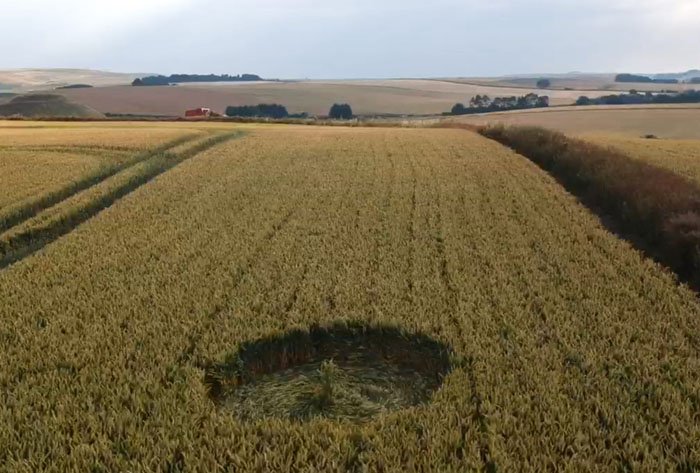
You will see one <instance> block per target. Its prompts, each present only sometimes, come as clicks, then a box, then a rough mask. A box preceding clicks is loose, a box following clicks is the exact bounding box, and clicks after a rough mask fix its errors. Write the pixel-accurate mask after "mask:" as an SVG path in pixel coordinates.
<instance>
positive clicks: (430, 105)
mask: <svg viewBox="0 0 700 473" xmlns="http://www.w3.org/2000/svg"><path fill="white" fill-rule="evenodd" d="M60 92H61V93H62V94H63V95H65V96H67V97H69V98H70V99H72V100H74V101H76V102H78V103H81V104H84V105H88V106H90V107H92V108H94V109H96V110H99V111H100V112H102V113H121V114H127V113H131V114H154V115H174V116H180V115H182V114H183V113H184V111H185V110H186V109H189V108H193V107H200V106H207V107H211V108H213V109H214V110H217V111H219V112H223V111H224V109H225V108H226V106H228V105H255V104H258V103H279V104H281V105H284V106H286V107H287V108H288V109H289V111H290V113H299V112H308V113H311V114H316V115H326V114H327V113H328V110H329V109H330V107H331V105H333V103H335V102H339V103H343V102H347V103H350V104H351V105H352V107H353V111H354V112H355V113H357V114H360V115H373V114H399V115H404V114H407V115H424V114H429V115H432V114H440V113H442V112H447V111H449V110H450V109H451V108H452V106H453V105H454V104H455V103H457V102H463V103H468V102H469V99H471V97H473V96H474V95H476V94H488V95H491V96H496V95H525V94H526V93H528V92H540V93H541V91H537V90H535V89H531V90H529V91H528V90H523V89H503V88H500V87H488V86H474V85H469V84H457V83H453V82H447V81H434V80H398V79H397V80H362V81H360V80H358V81H300V82H261V83H238V84H237V83H223V84H182V85H178V86H173V87H128V86H124V87H100V88H94V89H74V90H62V91H60ZM547 94H548V95H550V96H551V98H552V104H553V105H568V104H571V103H573V102H575V101H576V99H577V98H578V97H579V95H581V94H579V93H576V92H571V91H547ZM594 95H595V94H594ZM600 95H603V94H600Z"/></svg>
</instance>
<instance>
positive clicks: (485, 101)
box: [469, 95, 491, 108]
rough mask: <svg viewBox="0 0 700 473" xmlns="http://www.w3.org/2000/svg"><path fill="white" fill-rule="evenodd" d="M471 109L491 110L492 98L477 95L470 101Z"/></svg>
mask: <svg viewBox="0 0 700 473" xmlns="http://www.w3.org/2000/svg"><path fill="white" fill-rule="evenodd" d="M469 106H470V107H471V108H489V107H490V106H491V98H490V97H489V96H488V95H475V96H474V97H472V98H471V100H469Z"/></svg>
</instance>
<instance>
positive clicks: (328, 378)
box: [0, 124, 700, 472]
mask: <svg viewBox="0 0 700 473" xmlns="http://www.w3.org/2000/svg"><path fill="white" fill-rule="evenodd" d="M129 126H130V127H131V128H133V135H131V134H129V133H125V134H121V132H118V131H117V132H114V133H115V134H116V135H119V136H114V137H112V138H109V139H107V140H106V141H107V142H109V143H110V144H111V145H113V146H120V147H121V146H123V147H129V146H131V144H130V142H131V138H130V136H153V137H157V139H155V140H154V142H153V143H151V144H150V145H146V144H144V145H143V146H144V150H146V151H148V150H150V151H151V154H147V155H146V156H147V157H143V155H142V157H143V159H146V161H143V159H140V160H136V161H134V162H133V163H132V165H131V166H129V167H126V168H124V169H123V170H122V171H121V172H128V173H133V174H135V175H137V176H140V177H143V179H140V180H137V181H133V180H130V179H124V180H121V177H120V176H121V174H120V173H117V174H114V175H112V176H110V177H108V178H105V179H103V180H100V181H99V182H98V183H95V185H94V186H91V187H88V188H86V189H83V190H79V191H76V192H75V193H73V194H71V196H69V197H67V198H66V199H63V200H59V201H57V202H53V203H48V204H46V205H45V206H44V208H42V209H39V210H38V211H36V212H29V214H28V215H24V217H26V218H23V219H20V221H18V222H16V225H14V226H13V227H12V228H10V229H9V230H8V231H9V232H13V231H14V232H19V233H21V234H22V235H25V237H23V238H20V239H15V240H13V241H16V242H19V243H18V244H19V245H32V244H33V243H37V242H38V244H37V245H36V246H35V247H33V248H32V251H31V252H27V253H26V254H23V253H22V252H21V251H20V252H19V253H17V254H16V255H15V256H16V258H13V261H12V263H10V264H7V265H5V266H4V269H1V270H0V300H1V301H2V302H3V303H2V304H0V342H1V343H0V359H2V360H3V363H2V365H0V393H1V395H2V399H3V402H2V404H0V465H3V470H5V471H12V472H15V471H17V472H30V471H32V472H33V471H56V472H59V471H261V472H262V471H304V472H315V471H338V472H344V471H385V472H398V471H401V472H408V471H445V472H464V471H554V470H556V471H611V470H622V471H671V470H676V471H694V470H696V469H698V468H700V448H699V447H698V446H699V445H700V423H699V422H698V419H699V416H700V381H699V380H700V357H699V352H700V317H699V315H700V305H699V304H698V302H697V296H696V294H695V293H693V292H691V291H690V290H689V289H687V288H685V287H684V286H680V285H678V284H677V283H676V281H675V279H674V277H673V276H672V275H671V274H670V273H669V272H668V271H666V270H664V269H663V268H661V267H660V266H658V265H656V264H655V263H653V262H651V261H650V260H648V259H646V258H644V257H643V256H642V255H641V254H640V253H639V252H637V251H635V250H634V249H633V248H631V247H630V246H629V245H628V244H627V243H625V242H623V241H621V240H620V239H618V238H617V237H616V236H614V235H613V234H611V233H609V232H608V231H607V230H605V229H604V228H603V227H602V226H601V225H600V223H599V222H598V220H597V219H596V218H595V217H594V216H592V215H591V214H590V213H589V212H588V211H587V210H586V209H585V208H584V207H583V206H581V205H580V204H579V203H578V202H577V201H576V200H575V199H574V198H573V197H572V196H570V195H569V194H567V193H566V192H565V191H564V190H563V188H562V187H560V186H559V185H558V184H557V183H556V182H555V181H554V179H553V178H551V177H550V176H548V175H547V174H545V173H544V172H542V171H541V170H540V169H539V168H537V167H536V166H535V165H534V164H532V163H531V162H530V161H528V160H526V159H525V158H523V157H521V156H519V155H516V154H515V153H513V152H511V151H509V150H507V149H506V148H504V147H502V146H500V145H498V144H497V143H495V142H493V141H490V140H487V139H486V138H483V137H481V136H478V135H477V134H474V133H471V132H468V131H464V130H450V129H401V128H344V127H327V128H321V127H296V126H275V125H248V126H242V127H238V126H229V125H218V126H217V127H212V126H205V125H201V127H202V128H201V129H200V130H199V132H200V133H199V134H196V133H195V132H196V131H197V130H196V129H198V128H199V127H200V125H194V124H187V125H186V126H185V125H178V126H176V127H175V129H176V130H177V131H178V133H176V134H175V135H172V134H170V133H171V132H172V130H173V125H170V124H165V125H164V124H132V125H129ZM102 127H106V128H105V130H103V129H102ZM95 128H97V129H99V133H98V134H100V135H102V134H103V133H104V135H108V134H109V133H110V132H109V131H106V130H108V129H109V128H108V125H106V124H91V125H84V124H70V125H61V126H56V127H52V126H47V127H45V128H41V129H36V130H35V131H37V132H38V133H37V134H36V135H34V139H33V140H29V139H28V138H26V137H27V136H28V135H31V133H32V132H33V129H32V128H30V127H21V126H18V127H16V133H17V136H19V137H20V138H12V137H11V135H12V132H11V131H7V130H4V131H3V133H6V134H7V136H10V138H8V140H15V141H14V142H15V143H17V142H18V141H21V140H25V139H27V140H28V141H31V143H32V146H35V147H36V146H42V143H48V144H50V145H51V146H62V145H65V146H80V145H81V143H80V141H79V140H78V139H77V137H78V136H79V135H80V134H81V133H82V132H86V130H90V129H95ZM193 129H195V131H192V130H193ZM45 130H48V131H45ZM163 130H168V131H167V132H166V131H163ZM166 135H167V138H166ZM139 139H140V138H139ZM120 140H121V141H120ZM159 140H160V141H159ZM172 140H180V141H178V142H174V141H172ZM94 144H95V143H94V142H93V141H92V138H90V136H89V133H88V136H87V138H86V140H85V142H84V145H85V146H91V145H94ZM164 146H165V148H164ZM144 150H139V151H137V153H143V152H144ZM34 152H35V151H33V149H28V150H26V153H28V154H31V153H34ZM13 153H15V151H13ZM153 153H155V154H153ZM144 162H148V163H151V166H150V167H149V166H146V165H145V164H144ZM164 163H166V164H167V165H166V164H164ZM134 166H145V167H146V168H147V169H156V170H157V172H150V171H149V172H145V171H144V170H143V169H141V168H138V167H134ZM0 182H2V185H3V187H5V186H8V187H10V188H11V187H12V186H14V185H17V186H21V185H24V184H21V181H18V183H17V184H15V183H14V181H10V180H5V177H4V175H0ZM95 186H96V187H95ZM114 188H118V189H121V190H122V192H120V193H117V194H114V192H113V189H114ZM70 199H73V200H70ZM105 199H106V200H105ZM75 202H82V204H79V205H76V204H75ZM104 203H106V205H103V204H104ZM0 212H2V209H0ZM42 212H47V213H48V215H69V216H70V218H66V219H64V218H58V219H49V220H48V221H50V222H52V223H50V224H48V225H46V226H45V227H43V228H45V230H42V231H43V232H44V233H41V232H39V239H38V240H34V237H35V236H36V234H35V233H32V232H29V233H27V232H22V231H21V230H18V228H20V229H21V226H22V225H28V222H31V219H32V218H34V219H37V218H39V220H41V218H40V215H42ZM83 214H85V215H87V217H88V218H80V216H81V215H83ZM46 229H47V230H46ZM2 238H3V237H2V235H0V241H2ZM42 238H46V240H42ZM15 250H17V248H15ZM20 250H21V248H20ZM18 251H19V250H18ZM333 324H336V325H337V324H340V326H343V327H347V326H353V327H357V326H360V327H391V329H389V328H385V329H383V331H379V332H373V331H372V330H371V329H368V328H363V329H362V330H360V331H359V332H353V333H354V335H353V336H354V337H355V339H354V340H355V341H357V340H359V342H358V343H355V344H353V345H351V344H347V345H338V346H340V347H341V348H342V350H349V349H350V348H348V347H351V348H352V349H353V350H355V349H357V350H359V349H360V348H359V346H360V345H362V344H364V345H366V346H369V345H372V344H374V343H375V342H376V340H374V339H372V338H371V337H370V335H368V334H373V333H378V334H379V336H386V338H385V339H384V340H385V341H386V343H385V346H384V347H383V348H382V349H383V350H384V352H385V353H384V354H383V358H382V360H381V361H387V360H393V359H394V358H397V357H399V358H401V357H403V356H404V355H407V358H411V356H410V354H409V353H408V352H406V351H403V352H398V350H399V349H401V350H405V347H404V348H400V347H401V346H402V345H401V344H402V343H409V342H411V341H412V340H413V338H410V337H409V335H407V334H420V337H423V338H421V340H423V339H425V340H430V342H425V343H423V342H421V343H422V344H421V345H420V347H426V346H432V345H429V344H430V343H433V344H438V345H439V346H441V347H447V349H448V351H449V358H448V359H449V361H448V362H449V368H446V369H444V370H443V371H440V372H439V373H433V374H434V375H435V374H437V375H438V376H437V377H434V378H433V379H432V381H431V383H433V384H435V385H434V386H433V385H431V386H429V387H430V389H429V390H427V389H426V392H427V391H430V392H429V395H427V396H426V397H424V398H421V399H419V400H417V401H416V402H413V403H410V404H411V405H398V404H397V405H396V406H393V405H391V402H389V401H391V400H392V399H393V398H392V399H389V398H386V399H385V398H384V397H382V396H381V395H380V394H381V393H380V394H376V393H375V394H376V396H375V398H376V399H380V400H382V399H385V400H386V401H387V402H385V403H384V404H382V403H379V402H377V403H375V404H374V405H373V410H372V415H371V416H368V417H367V418H365V419H364V420H363V421H362V422H355V421H354V419H353V418H351V417H342V416H335V417H334V416H332V415H330V414H328V412H327V411H325V410H324V409H319V410H318V411H313V414H312V415H307V416H302V417H298V416H293V415H288V414H289V413H290V412H291V411H288V410H287V409H286V408H282V409H277V411H281V412H277V411H275V412H273V411H274V409H273V408H274V407H279V406H271V407H270V409H269V411H268V410H265V411H264V412H263V408H265V409H266V408H267V407H269V406H267V405H266V403H265V402H263V401H264V399H261V400H260V402H258V403H257V405H256V403H255V402H254V401H255V399H254V398H253V399H252V401H251V399H250V398H248V399H244V400H243V401H240V402H239V400H238V399H237V398H236V397H235V396H239V397H245V396H246V395H247V394H246V391H239V390H238V389H239V388H240V387H239V384H240V383H242V382H243V381H241V379H243V378H237V376H239V375H240V374H241V373H242V372H247V373H254V372H255V370H254V369H253V368H256V369H258V370H259V371H260V370H263V371H264V369H265V366H263V365H264V363H265V360H266V359H267V358H265V357H268V358H274V359H275V360H278V361H277V362H278V364H279V363H281V362H280V361H279V360H280V359H282V358H280V357H282V355H280V353H276V352H274V350H278V351H284V352H285V353H284V357H285V358H284V359H285V360H287V361H286V365H285V366H286V367H285V370H286V371H284V370H282V369H281V368H280V372H279V373H277V372H276V371H275V370H268V371H270V373H268V375H269V376H273V378H272V379H270V378H265V379H263V380H262V381H260V382H259V383H257V384H256V380H255V379H252V380H244V381H247V383H248V384H244V385H243V386H242V388H245V389H248V388H250V387H251V386H252V388H256V389H258V388H259V389H262V390H265V389H267V391H256V392H268V393H271V392H273V391H271V390H270V389H274V390H275V391H274V392H275V393H276V394H278V395H281V396H282V398H281V401H280V405H282V404H283V403H289V404H294V403H296V402H298V401H299V402H300V401H301V400H300V399H297V398H290V397H289V396H291V395H292V393H296V392H297V391H293V390H292V389H291V387H290V386H292V384H293V383H295V382H296V383H297V385H298V383H299V382H302V381H303V382H309V383H311V384H313V383H315V382H316V381H314V380H315V379H316V378H313V377H315V376H317V375H316V374H314V373H315V371H314V372H309V373H310V374H309V373H307V375H308V376H306V377H305V378H303V379H302V378H301V377H300V376H302V375H298V376H297V372H295V371H293V370H292V371H290V369H292V368H294V363H293V358H294V356H297V355H298V354H296V353H293V350H292V349H296V348H297V345H283V344H282V343H276V344H275V343H268V344H267V345H256V346H259V347H262V348H264V349H265V350H268V351H266V352H261V353H263V355H264V356H263V355H261V357H260V358H255V357H250V356H248V357H247V358H246V357H241V356H240V354H241V353H251V351H250V350H249V351H248V352H245V351H242V350H243V348H245V347H247V346H248V344H251V343H256V341H259V340H279V339H280V338H276V337H284V336H285V335H286V334H289V333H296V332H294V331H295V330H296V331H299V333H302V334H303V333H306V332H307V331H309V330H310V327H315V326H319V327H329V326H332V325H333ZM312 330H315V329H312ZM391 330H395V332H394V331H391ZM338 333H339V332H338ZM393 333H400V335H395V336H394V335H392V336H391V337H390V336H389V334H393ZM358 334H359V335H358ZM300 336H302V337H303V335H300ZM364 336H366V337H367V338H366V339H364V338H362V337H364ZM372 336H374V335H372ZM416 339H418V338H416ZM400 340H403V341H400ZM334 343H335V342H334ZM410 346H413V345H410ZM416 346H419V345H416ZM336 348H337V346H336ZM393 349H396V350H397V353H395V354H392V353H391V352H392V350H393ZM342 350H341V351H342ZM420 353H421V357H425V358H431V357H432V356H434V355H433V354H432V353H433V352H432V351H421V352H420ZM399 354H401V356H398V355H399ZM336 355H338V356H335V358H334V359H332V360H331V359H329V360H326V361H324V362H323V363H322V364H321V365H320V368H319V370H318V373H319V375H318V376H320V383H321V384H319V386H320V387H321V388H323V389H322V391H321V392H320V393H321V394H323V395H324V396H326V397H327V398H328V399H327V400H328V402H330V403H331V404H332V403H333V402H335V403H336V404H339V403H341V402H346V401H345V398H342V397H340V396H339V395H338V393H339V390H340V389H341V388H343V389H344V388H345V385H343V386H341V385H340V383H336V382H335V381H333V379H334V376H335V375H334V374H333V373H335V372H336V371H337V370H340V371H341V375H342V376H352V375H353V373H351V372H350V369H349V368H348V366H349V365H343V363H342V362H343V360H342V357H341V356H340V355H348V353H340V354H336ZM350 355H352V354H350ZM299 356H301V355H299ZM324 356H326V355H324ZM435 356H437V355H435ZM330 358H333V357H330ZM289 360H292V361H289ZM441 360H442V361H440V360H437V359H436V360H435V363H436V364H435V366H437V363H438V361H440V362H441V363H442V362H447V361H445V360H447V358H445V359H441ZM394 361H395V360H394ZM423 361H431V360H429V359H428V360H423ZM332 362H335V364H333V363H332ZM411 362H415V363H418V361H417V360H411ZM245 363H248V364H249V365H250V366H248V367H246V366H241V364H245ZM256 363H257V365H256ZM335 365H337V367H335ZM280 366H281V365H280ZM397 366H398V365H397ZM431 366H432V365H431ZM212 367H220V368H221V367H223V368H222V369H221V370H219V371H216V372H214V374H215V375H217V376H219V377H218V378H216V381H215V382H214V381H212V378H211V375H212V373H213V371H212V369H213V368H212ZM314 369H315V368H314ZM246 370H247V371H246ZM416 373H419V371H418V370H416V371H415V373H412V374H413V375H416ZM420 374H421V376H424V375H425V376H426V378H421V379H427V376H428V375H427V374H425V373H420ZM275 376H277V377H275ZM292 378H295V379H292ZM297 378H298V379H297ZM311 378H313V379H311ZM273 381H274V382H275V383H277V384H276V385H275V386H272V387H270V384H271V383H273ZM226 382H229V384H230V385H231V386H233V388H232V389H233V391H232V393H231V394H230V396H232V397H226V398H225V399H224V400H223V402H222V400H221V399H219V398H217V396H219V395H220V393H213V391H212V389H213V387H215V386H218V385H219V384H221V383H226ZM216 383H219V384H216ZM265 383H267V384H265ZM333 383H335V384H333ZM346 384H347V386H350V387H349V388H348V389H354V390H357V387H356V386H351V384H352V383H346ZM288 388H289V389H288ZM334 389H335V391H334ZM388 389H392V388H391V387H390V388H388ZM397 389H398V388H397ZM358 392H359V391H358ZM329 393H335V394H333V395H331V394H329ZM316 394H318V393H316ZM341 394H342V393H341ZM354 394H356V393H355V392H354V391H353V395H354ZM389 394H391V393H389ZM228 395H229V394H227V396H228ZM373 395H374V394H373ZM285 396H286V397H285ZM295 396H296V394H295ZM333 396H336V397H333ZM365 397H367V398H369V397H371V396H370V394H367V393H365ZM324 399H325V398H324ZM376 399H375V400H376ZM366 400H367V399H363V401H366ZM418 401H419V402H418ZM284 405H285V406H286V404H284ZM241 406H244V407H245V409H246V410H247V411H246V412H249V411H253V412H252V414H254V415H252V418H251V419H242V418H241V416H240V412H238V410H241V409H243V407H241ZM377 406H378V407H377ZM341 407H342V406H341ZM256 409H257V410H258V412H254V411H256Z"/></svg>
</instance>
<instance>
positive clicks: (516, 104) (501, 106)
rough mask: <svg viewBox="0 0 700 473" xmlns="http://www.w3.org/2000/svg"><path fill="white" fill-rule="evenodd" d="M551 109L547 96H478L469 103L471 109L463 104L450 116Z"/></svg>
mask: <svg viewBox="0 0 700 473" xmlns="http://www.w3.org/2000/svg"><path fill="white" fill-rule="evenodd" d="M544 107H549V97H547V96H546V95H537V94H527V95H523V96H521V97H515V96H512V97H495V98H493V99H492V98H490V97H489V96H488V95H477V96H475V97H472V98H471V100H470V101H469V107H466V106H465V105H464V104H462V103H458V104H456V105H455V106H454V107H452V111H451V112H450V113H449V114H448V115H468V114H470V113H487V112H502V111H506V110H522V109H526V108H544Z"/></svg>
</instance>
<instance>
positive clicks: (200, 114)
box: [185, 107, 216, 118]
mask: <svg viewBox="0 0 700 473" xmlns="http://www.w3.org/2000/svg"><path fill="white" fill-rule="evenodd" d="M212 115H216V114H214V113H212V111H211V109H210V108H205V107H199V108H193V109H192V110H186V111H185V118H209V117H211V116H212Z"/></svg>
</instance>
